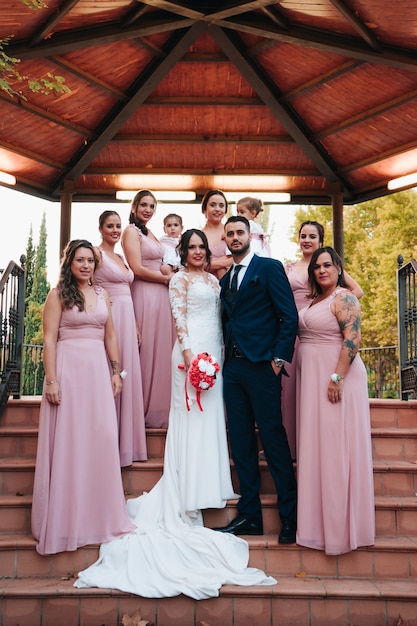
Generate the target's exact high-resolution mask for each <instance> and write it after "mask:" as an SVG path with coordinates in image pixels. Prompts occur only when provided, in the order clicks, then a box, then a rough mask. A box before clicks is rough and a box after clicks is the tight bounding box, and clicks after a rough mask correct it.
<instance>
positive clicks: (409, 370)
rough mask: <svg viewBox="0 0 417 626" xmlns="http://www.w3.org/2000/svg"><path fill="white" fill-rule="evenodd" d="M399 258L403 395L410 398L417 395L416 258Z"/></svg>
mask: <svg viewBox="0 0 417 626" xmlns="http://www.w3.org/2000/svg"><path fill="white" fill-rule="evenodd" d="M397 261H398V271H397V293H398V340H399V346H400V354H399V362H400V374H401V376H400V385H401V391H400V396H401V399H402V400H408V399H409V398H416V397H417V261H415V260H414V259H412V260H411V261H409V262H408V263H406V264H405V265H403V262H404V259H403V257H402V256H401V255H399V256H398V259H397Z"/></svg>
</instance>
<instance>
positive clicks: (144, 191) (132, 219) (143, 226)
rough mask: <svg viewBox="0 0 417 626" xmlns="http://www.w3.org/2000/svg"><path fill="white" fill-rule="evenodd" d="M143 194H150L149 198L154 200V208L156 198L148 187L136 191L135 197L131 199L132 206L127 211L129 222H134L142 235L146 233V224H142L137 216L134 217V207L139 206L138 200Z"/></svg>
mask: <svg viewBox="0 0 417 626" xmlns="http://www.w3.org/2000/svg"><path fill="white" fill-rule="evenodd" d="M145 196H151V198H153V201H154V202H155V208H156V205H157V202H156V198H155V196H154V195H153V193H152V191H149V189H141V190H140V191H138V192H137V194H136V195H135V197H134V198H133V200H132V206H131V208H130V213H129V224H134V225H135V226H136V227H137V228H139V230H140V231H141V232H142V233H143V234H144V235H147V234H148V229H147V227H146V224H144V223H143V222H141V221H140V220H138V218H137V217H136V209H137V208H138V206H139V202H140V201H141V200H142V198H144V197H145Z"/></svg>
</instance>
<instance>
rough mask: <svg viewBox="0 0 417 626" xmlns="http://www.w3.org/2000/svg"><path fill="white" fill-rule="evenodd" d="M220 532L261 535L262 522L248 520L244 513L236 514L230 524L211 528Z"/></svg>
mask: <svg viewBox="0 0 417 626" xmlns="http://www.w3.org/2000/svg"><path fill="white" fill-rule="evenodd" d="M213 530H218V531H219V532H221V533H232V535H263V534H264V531H263V527H262V524H258V523H257V522H253V521H251V520H249V519H248V518H247V517H245V516H244V515H238V516H237V517H235V519H233V520H232V521H231V522H230V524H228V525H227V526H223V527H222V528H213Z"/></svg>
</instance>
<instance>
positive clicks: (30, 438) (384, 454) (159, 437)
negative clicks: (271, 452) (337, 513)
mask: <svg viewBox="0 0 417 626" xmlns="http://www.w3.org/2000/svg"><path fill="white" fill-rule="evenodd" d="M37 437H38V429H37V428H36V427H29V426H22V427H18V426H6V427H0V459H13V458H31V457H35V456H36V446H37ZM165 437H166V430H165V429H162V428H150V429H149V428H148V429H147V432H146V443H147V448H148V458H161V457H163V456H164V451H165ZM259 445H260V444H259ZM372 452H373V458H374V459H393V460H399V461H406V460H407V461H415V462H417V428H414V429H413V428H402V429H399V428H392V427H391V428H373V429H372Z"/></svg>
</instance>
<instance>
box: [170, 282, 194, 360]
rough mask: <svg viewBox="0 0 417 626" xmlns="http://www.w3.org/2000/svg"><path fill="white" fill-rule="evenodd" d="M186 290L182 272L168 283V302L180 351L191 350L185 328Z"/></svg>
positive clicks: (186, 286)
mask: <svg viewBox="0 0 417 626" xmlns="http://www.w3.org/2000/svg"><path fill="white" fill-rule="evenodd" d="M187 290H188V280H187V278H186V276H185V274H184V273H183V272H178V274H175V275H174V276H173V277H172V278H171V280H170V283H169V301H170V303H171V310H172V315H173V318H174V322H175V330H176V332H177V337H178V341H179V344H180V347H181V350H182V351H184V350H189V349H190V348H191V344H190V339H189V337H188V328H187Z"/></svg>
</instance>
